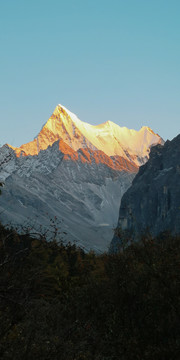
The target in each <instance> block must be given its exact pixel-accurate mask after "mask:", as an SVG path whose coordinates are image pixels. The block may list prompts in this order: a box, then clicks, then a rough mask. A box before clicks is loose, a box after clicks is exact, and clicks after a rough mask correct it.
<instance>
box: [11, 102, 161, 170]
mask: <svg viewBox="0 0 180 360" xmlns="http://www.w3.org/2000/svg"><path fill="white" fill-rule="evenodd" d="M60 139H62V140H63V141H64V142H65V143H66V144H67V145H69V146H70V147H71V148H72V149H73V150H75V151H77V150H78V149H81V148H86V149H87V148H89V149H91V150H100V151H103V152H104V153H105V154H106V155H107V156H121V157H123V158H124V159H126V160H129V161H132V162H133V163H134V164H136V165H137V166H139V165H141V164H142V163H144V161H146V160H147V157H148V154H149V148H150V147H151V146H152V145H154V144H157V143H161V144H162V143H163V140H162V139H161V137H160V136H159V135H157V134H155V133H154V132H153V131H152V130H151V129H150V128H149V127H146V126H144V127H142V128H141V129H140V130H139V131H136V130H133V129H128V128H127V127H120V126H118V125H117V124H115V123H113V122H112V121H110V120H108V121H106V122H104V123H102V124H100V125H91V124H88V123H85V122H83V121H81V120H80V119H79V118H78V117H77V116H76V115H75V114H73V113H72V112H71V111H69V110H68V109H66V108H65V107H64V106H63V105H60V104H59V105H57V106H56V108H55V110H54V112H53V114H52V115H51V117H50V118H49V120H48V121H47V122H46V123H45V125H44V126H43V127H42V129H41V131H40V132H39V134H38V135H37V137H36V138H35V139H34V140H33V141H31V142H29V143H27V144H24V145H22V146H20V147H19V148H13V149H14V150H15V153H16V155H17V156H20V155H24V156H27V155H37V154H38V153H39V151H40V150H45V149H47V147H48V146H52V144H53V143H54V142H55V141H57V140H60Z"/></svg>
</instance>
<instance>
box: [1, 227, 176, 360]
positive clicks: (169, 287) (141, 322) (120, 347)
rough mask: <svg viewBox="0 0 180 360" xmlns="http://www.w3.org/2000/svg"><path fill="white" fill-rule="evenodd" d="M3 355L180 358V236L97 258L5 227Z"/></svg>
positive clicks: (65, 359)
mask: <svg viewBox="0 0 180 360" xmlns="http://www.w3.org/2000/svg"><path fill="white" fill-rule="evenodd" d="M0 358H1V359H2V360H9V359H13V360H16V359H18V360H21V359H22V360H24V359H33V360H36V359H37V360H41V359H42V360H46V359H49V360H56V359H57V360H59V359H62V360H90V359H93V360H115V359H118V360H119V359H120V360H121V359H122V360H131V359H132V360H146V359H147V360H150V359H151V360H152V359H154V360H156V359H159V360H162V359H163V360H166V359H167V360H171V359H173V360H174V359H180V238H172V237H171V236H168V235H166V236H164V237H163V238H162V237H161V238H160V239H156V241H153V240H152V239H144V240H143V241H142V242H141V244H135V245H132V246H130V247H129V248H127V249H126V250H125V251H124V252H123V253H120V254H116V255H107V254H104V255H102V256H96V255H95V254H94V253H88V254H85V253H84V252H83V251H82V250H81V249H78V248H76V247H75V246H74V245H67V246H63V244H59V245H58V244H57V243H56V242H50V243H47V242H46V241H45V240H41V241H40V240H36V239H31V238H30V237H29V236H25V235H24V236H19V235H18V234H17V233H16V232H15V231H7V230H5V229H4V228H3V227H1V228H0Z"/></svg>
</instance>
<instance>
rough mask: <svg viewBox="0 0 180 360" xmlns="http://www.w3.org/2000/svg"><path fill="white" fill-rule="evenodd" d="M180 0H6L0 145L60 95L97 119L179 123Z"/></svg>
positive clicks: (1, 24)
mask: <svg viewBox="0 0 180 360" xmlns="http://www.w3.org/2000/svg"><path fill="white" fill-rule="evenodd" d="M179 19H180V1H179V0H177V1H176V0H123V1H122V0H118V1H116V0H111V1H107V0H103V1H101V0H96V1H94V0H91V1H89V0H88V1H86V0H75V1H73V0H69V1H68V0H66V1H65V0H64V1H61V0H59V1H58V0H36V1H35V0H31V1H25V0H16V1H14V0H5V1H2V0H0V75H1V76H0V125H1V127H0V129H1V130H0V144H1V145H3V144H4V143H6V142H8V143H10V144H11V145H14V146H19V145H21V144H22V143H25V142H28V141H30V140H32V139H33V138H34V136H36V135H37V133H38V132H39V131H40V129H41V127H42V125H43V124H44V123H45V122H46V121H47V120H48V118H49V117H50V115H51V113H52V112H53V110H54V108H55V106H56V105H57V104H58V103H61V104H63V105H64V106H66V107H67V108H68V109H69V110H70V111H72V112H74V113H76V114H77V115H78V117H79V118H80V119H81V120H83V121H86V122H89V123H91V124H98V123H102V122H104V121H107V120H111V121H114V122H115V123H117V124H118V125H120V126H127V127H129V128H134V129H136V130H139V129H140V128H141V126H143V125H147V126H150V127H151V128H152V129H153V130H154V131H155V132H157V133H159V134H160V135H161V136H162V137H163V138H164V139H165V140H166V139H167V138H169V139H172V138H173V137H174V136H176V135H177V134H178V133H179V132H180V21H179Z"/></svg>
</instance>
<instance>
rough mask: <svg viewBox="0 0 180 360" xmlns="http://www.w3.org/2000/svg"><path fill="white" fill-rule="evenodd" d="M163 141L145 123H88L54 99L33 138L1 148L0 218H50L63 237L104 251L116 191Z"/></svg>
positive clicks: (40, 221) (37, 222)
mask: <svg viewBox="0 0 180 360" xmlns="http://www.w3.org/2000/svg"><path fill="white" fill-rule="evenodd" d="M163 143H164V142H163V140H162V138H161V137H160V136H159V135H157V134H155V133H154V132H153V131H152V130H151V129H150V128H148V127H145V126H144V127H142V128H141V129H140V130H139V131H136V130H130V129H128V128H126V127H120V126H118V125H116V124H115V123H113V122H111V121H107V122H105V123H103V124H100V125H96V126H93V125H90V124H87V123H85V122H83V121H81V120H79V119H78V117H77V116H76V115H75V114H73V113H71V112H70V111H69V110H67V109H66V108H65V107H64V106H62V105H58V106H57V107H56V108H55V110H54V112H53V114H52V116H51V117H50V118H49V120H48V121H47V122H46V124H45V125H44V126H43V127H42V129H41V131H40V132H39V134H38V135H37V137H36V138H35V139H34V140H33V141H31V142H29V143H27V144H24V145H22V146H20V147H19V148H15V147H11V146H10V145H4V146H3V147H2V148H1V149H0V179H1V181H4V180H5V186H4V188H3V192H2V196H1V203H0V212H1V215H0V220H1V221H2V222H3V223H4V224H8V223H9V222H11V223H12V224H13V225H18V226H21V225H23V224H25V223H26V224H27V223H29V224H30V225H31V227H35V228H38V227H39V226H41V228H43V229H45V228H46V229H47V227H48V223H49V219H50V218H54V217H56V218H57V219H58V220H59V221H60V222H61V229H60V230H61V231H64V232H66V234H67V237H68V240H71V241H74V240H75V241H77V242H78V244H79V245H80V246H84V247H85V249H90V248H93V249H94V250H96V251H104V250H105V249H107V247H108V245H109V243H110V240H111V238H112V233H113V227H115V226H116V223H117V219H118V212H119V205H120V200H121V197H122V195H123V194H124V192H125V191H126V190H127V188H128V187H129V186H130V185H131V182H132V180H133V178H134V176H135V174H136V173H137V171H138V168H139V166H140V165H142V164H144V163H145V162H146V161H147V159H148V157H149V152H150V148H151V147H152V146H153V145H156V144H163Z"/></svg>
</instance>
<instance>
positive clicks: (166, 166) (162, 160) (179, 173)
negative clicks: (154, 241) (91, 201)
mask: <svg viewBox="0 0 180 360" xmlns="http://www.w3.org/2000/svg"><path fill="white" fill-rule="evenodd" d="M164 231H169V232H171V233H172V234H179V233H180V135H178V136H177V137H175V138H174V139H173V140H172V141H166V143H165V145H164V146H161V145H157V146H155V147H153V148H152V149H151V152H150V158H149V160H148V161H147V163H146V164H145V165H143V166H141V167H140V169H139V172H138V174H137V175H136V177H135V178H134V180H133V182H132V185H131V187H130V188H129V189H128V190H127V192H126V193H125V194H124V195H123V197H122V200H121V206H120V212H119V220H118V226H117V231H116V233H118V236H117V235H115V236H114V238H113V240H112V242H111V250H113V249H114V250H116V249H117V246H119V244H121V242H122V241H123V239H126V238H127V239H134V240H137V239H139V238H140V237H141V235H142V234H144V233H145V232H148V233H150V234H152V236H156V235H158V234H160V233H162V232H164ZM127 239H126V240H127Z"/></svg>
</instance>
